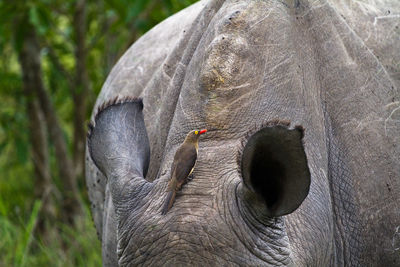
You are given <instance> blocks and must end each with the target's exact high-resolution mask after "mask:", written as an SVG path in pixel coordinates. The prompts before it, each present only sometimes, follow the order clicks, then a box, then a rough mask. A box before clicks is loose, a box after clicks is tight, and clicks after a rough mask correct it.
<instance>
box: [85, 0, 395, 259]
mask: <svg viewBox="0 0 400 267" xmlns="http://www.w3.org/2000/svg"><path fill="white" fill-rule="evenodd" d="M399 27H400V2H398V1H396V0H393V1H384V0H382V1H380V0H364V1H350V0H337V1H334V0H332V1H324V0H320V1H306V0H286V1H285V0H281V1H278V0H276V1H275V0H268V1H251V0H235V1H234V0H231V1H213V0H209V1H200V2H198V3H196V4H194V5H192V6H190V7H189V8H187V9H185V10H183V11H181V12H179V13H178V14H176V15H174V16H172V17H170V18H169V19H167V20H165V21H164V22H162V23H161V24H159V25H157V26H156V27H154V28H153V29H152V30H151V31H149V32H148V33H147V34H146V35H144V36H143V37H141V38H140V39H139V40H138V41H137V42H136V43H135V44H133V45H132V47H131V48H130V49H129V50H128V51H127V52H126V53H125V55H124V56H123V57H122V58H121V59H120V60H119V62H118V63H117V65H116V66H115V67H114V68H113V70H112V72H111V74H110V75H109V77H108V79H107V81H106V82H105V84H104V86H103V89H102V91H101V93H100V95H99V97H98V99H97V102H96V105H95V107H94V113H93V117H92V120H93V124H94V125H93V126H94V128H92V129H91V131H90V133H89V139H88V149H87V151H88V152H87V163H86V179H87V185H88V190H89V197H90V200H91V203H92V214H93V218H94V223H95V226H96V228H97V230H98V233H99V237H100V238H101V240H102V250H103V251H102V253H103V264H104V265H105V266H116V265H118V264H119V265H121V266H136V265H155V266H157V265H167V266H171V265H172V266H191V265H193V266H210V265H211V266H235V265H248V266H265V265H267V266H268V265H270V266H400V147H399V144H400V92H399V88H400V29H399ZM141 99H143V100H141ZM142 104H143V106H142ZM202 128H207V129H211V131H209V132H208V133H207V134H205V135H204V137H203V136H202V138H201V139H200V145H199V146H200V148H199V156H198V160H197V163H196V168H195V171H194V179H193V180H192V181H190V182H189V183H188V184H186V185H185V186H184V187H183V188H182V190H181V191H180V192H178V194H177V197H176V201H175V204H174V206H173V207H172V208H171V210H170V211H169V212H168V213H167V214H166V215H165V216H163V215H161V207H162V203H163V201H164V198H165V196H166V188H167V183H168V179H169V178H170V168H171V164H172V160H173V156H174V153H175V151H176V149H177V148H178V146H179V145H180V143H181V142H182V141H183V139H184V137H185V135H186V134H187V133H188V132H189V131H190V130H192V129H202ZM260 133H264V134H261V137H260V138H259V137H257V136H260ZM254 151H257V152H254ZM253 152H254V153H253ZM254 155H255V156H254ZM254 162H257V163H254ZM264 162H266V163H265V164H264ZM254 166H257V167H254ZM143 177H145V178H146V179H144V178H143ZM271 177H272V178H271ZM274 177H275V178H274ZM280 178H282V179H280ZM260 188H261V189H260Z"/></svg>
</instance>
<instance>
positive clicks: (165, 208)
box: [161, 190, 176, 215]
mask: <svg viewBox="0 0 400 267" xmlns="http://www.w3.org/2000/svg"><path fill="white" fill-rule="evenodd" d="M175 195H176V191H175V190H172V191H169V192H168V195H167V197H166V198H165V201H164V205H163V208H162V211H161V214H162V215H165V214H167V212H168V211H169V209H170V208H171V207H172V204H173V203H174V201H175Z"/></svg>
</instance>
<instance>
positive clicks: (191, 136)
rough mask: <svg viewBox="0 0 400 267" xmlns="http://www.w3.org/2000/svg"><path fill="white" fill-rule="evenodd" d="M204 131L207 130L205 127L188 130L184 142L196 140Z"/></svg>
mask: <svg viewBox="0 0 400 267" xmlns="http://www.w3.org/2000/svg"><path fill="white" fill-rule="evenodd" d="M206 132H207V130H206V129H203V130H193V131H190V132H189V133H188V134H187V136H186V138H185V142H198V141H199V138H200V135H202V134H204V133H206Z"/></svg>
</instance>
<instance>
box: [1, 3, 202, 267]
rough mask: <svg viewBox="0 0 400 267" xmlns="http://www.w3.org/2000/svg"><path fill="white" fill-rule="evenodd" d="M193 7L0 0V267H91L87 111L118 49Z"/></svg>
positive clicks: (95, 250) (94, 257) (94, 253)
mask: <svg viewBox="0 0 400 267" xmlns="http://www.w3.org/2000/svg"><path fill="white" fill-rule="evenodd" d="M193 2H196V1H194V0H158V1H157V0H148V1H146V0H131V1H129V0H105V1H104V0H75V1H73V0H69V1H66V0H26V1H24V0H0V57H1V59H0V100H1V102H0V266H39V265H42V266H101V244H100V241H99V240H98V238H97V235H96V230H95V228H94V225H93V222H92V219H91V215H90V209H89V202H88V197H87V192H86V186H85V180H84V147H85V138H86V130H87V129H86V125H87V122H88V119H89V116H90V114H91V109H92V107H93V105H94V102H95V100H96V96H97V94H98V93H99V92H100V89H101V86H102V84H103V83H104V81H105V79H106V77H107V75H108V73H109V72H110V70H111V68H112V67H113V65H114V64H115V63H116V61H117V60H118V59H119V57H120V56H121V55H122V54H123V53H124V52H125V51H126V49H127V48H128V47H129V46H130V45H131V44H132V43H133V42H135V40H137V39H138V38H140V36H141V35H143V34H144V33H145V32H146V31H148V30H149V29H151V28H152V27H153V26H154V25H156V24H157V23H159V22H160V21H162V20H164V19H165V18H167V17H168V16H170V15H172V14H174V13H176V12H178V11H179V10H181V9H183V8H185V7H187V6H189V5H190V4H192V3H193ZM157 45H162V44H157Z"/></svg>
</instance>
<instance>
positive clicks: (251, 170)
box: [241, 122, 310, 217]
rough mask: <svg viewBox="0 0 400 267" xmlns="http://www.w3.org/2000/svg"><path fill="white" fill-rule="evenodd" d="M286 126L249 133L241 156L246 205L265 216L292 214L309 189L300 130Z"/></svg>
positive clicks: (272, 125)
mask: <svg viewBox="0 0 400 267" xmlns="http://www.w3.org/2000/svg"><path fill="white" fill-rule="evenodd" d="M288 125H289V124H288V123H286V124H284V123H280V122H275V123H271V125H268V126H266V127H264V128H262V129H261V130H259V131H257V132H256V133H254V134H252V135H251V136H250V137H249V138H248V139H247V143H246V144H245V146H244V149H243V153H242V156H241V172H242V176H243V181H244V184H245V186H244V187H243V190H242V191H243V195H242V196H243V198H244V201H246V206H249V207H251V206H253V207H254V208H255V207H257V208H256V209H257V213H258V214H260V212H261V213H262V214H264V215H266V216H268V217H277V216H282V215H286V214H289V213H291V212H293V211H294V210H295V209H297V208H298V207H299V206H300V204H301V203H302V202H303V200H304V199H305V198H306V196H307V194H308V191H309V187H310V171H309V169H308V165H307V158H306V154H305V152H304V147H303V142H302V138H303V128H302V127H301V126H297V127H295V129H289V128H288ZM260 203H261V205H260ZM260 209H261V210H260Z"/></svg>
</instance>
